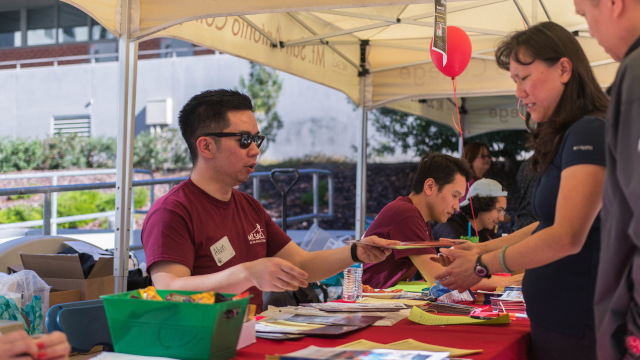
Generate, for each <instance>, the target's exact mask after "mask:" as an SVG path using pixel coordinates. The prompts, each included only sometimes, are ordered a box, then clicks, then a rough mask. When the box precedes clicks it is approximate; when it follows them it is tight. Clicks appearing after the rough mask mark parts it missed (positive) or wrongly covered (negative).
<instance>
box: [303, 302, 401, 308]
mask: <svg viewBox="0 0 640 360" xmlns="http://www.w3.org/2000/svg"><path fill="white" fill-rule="evenodd" d="M309 305H311V307H314V308H316V309H378V308H380V309H405V308H406V306H404V304H402V303H400V302H398V301H393V302H392V303H375V304H371V303H369V304H363V303H338V302H332V303H314V304H309Z"/></svg>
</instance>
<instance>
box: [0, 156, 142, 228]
mask: <svg viewBox="0 0 640 360" xmlns="http://www.w3.org/2000/svg"><path fill="white" fill-rule="evenodd" d="M133 172H134V174H135V173H142V174H148V175H149V176H150V177H151V179H153V173H152V172H151V171H150V170H145V169H133ZM115 173H116V169H99V170H71V171H45V172H38V173H23V174H7V175H0V181H2V180H20V179H42V178H50V179H51V186H57V185H58V178H60V177H73V176H91V175H108V174H115ZM6 190H9V189H6ZM153 190H154V187H153V185H152V186H151V194H150V200H151V203H152V204H153V202H154V193H153ZM69 191H74V190H69ZM78 191H79V190H78ZM14 195H15V194H14ZM18 195H20V194H18ZM23 195H26V194H23ZM50 200H51V213H50V220H49V224H50V230H49V234H47V235H56V234H57V227H56V225H57V224H61V223H65V222H73V221H82V220H91V219H97V218H100V217H109V216H114V215H115V211H107V212H105V213H104V214H107V215H102V216H97V217H87V216H89V215H94V214H84V215H76V216H67V217H63V218H58V192H51V198H50ZM45 202H46V194H45ZM44 211H45V210H44V208H43V218H44V217H45V213H44ZM134 213H136V214H146V213H147V212H146V211H144V210H135V211H134ZM100 214H103V213H100ZM17 224H18V225H17ZM40 225H42V224H41V220H34V221H25V222H21V223H11V224H0V230H4V229H11V228H18V227H31V226H40Z"/></svg>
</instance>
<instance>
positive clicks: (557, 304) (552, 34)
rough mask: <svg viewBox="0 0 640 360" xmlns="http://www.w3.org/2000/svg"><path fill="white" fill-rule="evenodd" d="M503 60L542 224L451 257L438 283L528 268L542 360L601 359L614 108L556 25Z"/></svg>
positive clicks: (523, 39) (532, 33)
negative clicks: (518, 107) (519, 110)
mask: <svg viewBox="0 0 640 360" xmlns="http://www.w3.org/2000/svg"><path fill="white" fill-rule="evenodd" d="M496 59H497V62H498V65H499V66H500V67H501V68H502V69H504V70H508V71H509V72H510V73H511V77H512V78H513V80H514V82H515V83H516V95H517V96H518V98H520V99H521V100H522V102H523V103H524V105H525V106H526V107H527V111H528V113H527V126H528V127H529V128H530V130H531V138H530V144H531V146H532V147H533V149H534V154H533V156H532V158H531V167H532V168H533V170H534V171H535V172H536V173H538V174H539V178H538V180H537V183H536V187H535V190H534V192H533V198H532V204H533V209H534V211H535V213H536V216H537V217H538V219H539V220H540V221H539V222H537V223H534V224H531V225H529V226H527V227H525V228H523V229H521V230H519V231H517V232H515V233H513V234H511V235H509V236H506V237H502V238H499V239H496V240H493V241H488V242H485V243H481V244H472V243H466V244H463V245H460V246H455V247H454V248H453V249H442V250H441V252H442V253H443V254H444V255H446V256H447V258H446V263H447V264H450V265H449V266H448V267H447V268H446V269H445V270H444V271H442V272H441V273H440V274H437V275H436V278H437V279H439V280H440V282H441V283H442V285H444V286H447V287H448V288H451V289H460V290H462V289H468V288H469V287H471V286H473V284H475V283H476V282H478V281H480V280H481V279H482V278H483V277H489V276H491V273H496V272H505V271H510V269H527V271H526V273H525V276H524V280H523V291H524V299H525V302H526V304H527V314H528V316H529V318H530V320H531V338H532V341H531V348H532V357H533V359H546V360H549V359H595V358H596V352H595V336H594V314H593V300H594V288H595V281H596V273H597V269H598V262H599V253H600V218H599V212H600V208H601V206H602V189H603V184H604V177H605V154H604V128H605V124H604V120H603V118H604V116H605V113H606V110H607V106H608V100H607V97H606V96H605V94H604V93H603V92H602V89H601V88H600V85H599V84H598V82H597V81H596V79H595V77H594V76H593V73H592V71H591V67H590V66H589V61H588V60H587V57H586V56H585V54H584V52H583V50H582V48H581V47H580V44H579V43H578V41H577V40H576V38H575V36H574V35H573V34H571V33H570V32H569V31H567V30H566V29H564V28H563V27H561V26H560V25H557V24H555V23H552V22H545V23H540V24H538V25H535V26H532V27H530V28H529V29H527V30H524V31H520V32H517V33H514V34H512V35H511V36H509V37H507V38H506V39H505V40H504V41H502V43H501V44H500V45H499V46H498V48H497V51H496ZM529 120H533V122H534V123H535V125H532V124H531V123H530V121H529ZM474 274H475V275H474Z"/></svg>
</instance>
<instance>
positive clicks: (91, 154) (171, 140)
mask: <svg viewBox="0 0 640 360" xmlns="http://www.w3.org/2000/svg"><path fill="white" fill-rule="evenodd" d="M133 152H134V155H133V157H134V164H133V166H134V167H137V168H143V169H149V170H154V171H155V170H167V169H183V168H187V167H189V166H190V165H191V160H190V158H189V151H188V149H187V144H186V143H185V142H184V140H183V139H182V136H181V135H180V131H178V129H174V128H167V129H164V130H162V131H158V132H150V131H143V132H142V133H140V134H138V136H136V138H135V140H134V150H133ZM116 154H117V152H116V139H115V138H105V137H97V138H88V137H79V136H77V135H76V134H70V135H65V136H54V137H51V138H46V139H44V140H38V139H34V140H30V139H23V138H17V139H12V138H0V172H10V171H19V170H32V169H37V170H58V169H72V168H113V167H115V166H116Z"/></svg>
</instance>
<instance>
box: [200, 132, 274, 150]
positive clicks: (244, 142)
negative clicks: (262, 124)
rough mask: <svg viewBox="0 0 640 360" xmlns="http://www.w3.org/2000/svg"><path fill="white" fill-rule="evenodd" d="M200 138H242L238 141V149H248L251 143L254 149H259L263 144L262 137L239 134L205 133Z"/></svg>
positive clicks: (263, 137)
mask: <svg viewBox="0 0 640 360" xmlns="http://www.w3.org/2000/svg"><path fill="white" fill-rule="evenodd" d="M202 136H215V137H230V136H242V138H241V139H240V148H242V149H248V148H249V146H251V143H252V142H253V143H255V144H256V147H258V149H260V146H262V143H263V142H264V139H265V136H264V135H251V134H241V133H206V134H204V135H202Z"/></svg>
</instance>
